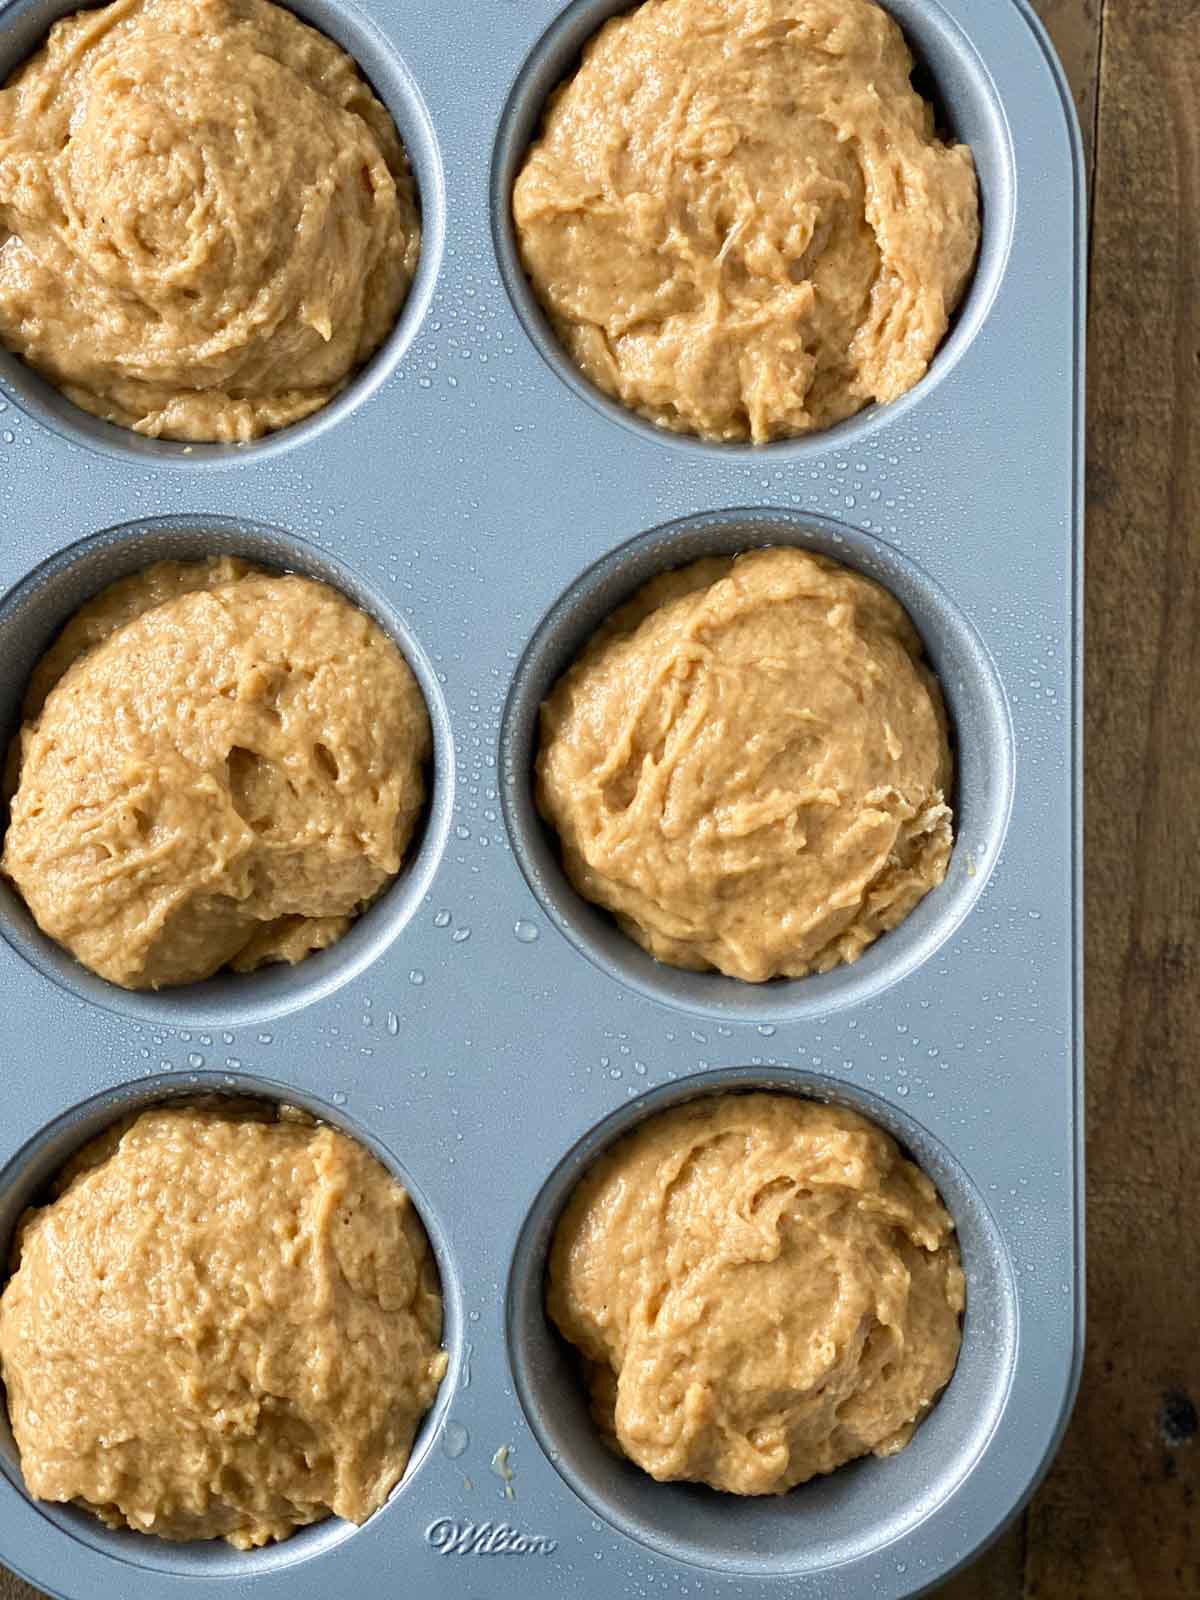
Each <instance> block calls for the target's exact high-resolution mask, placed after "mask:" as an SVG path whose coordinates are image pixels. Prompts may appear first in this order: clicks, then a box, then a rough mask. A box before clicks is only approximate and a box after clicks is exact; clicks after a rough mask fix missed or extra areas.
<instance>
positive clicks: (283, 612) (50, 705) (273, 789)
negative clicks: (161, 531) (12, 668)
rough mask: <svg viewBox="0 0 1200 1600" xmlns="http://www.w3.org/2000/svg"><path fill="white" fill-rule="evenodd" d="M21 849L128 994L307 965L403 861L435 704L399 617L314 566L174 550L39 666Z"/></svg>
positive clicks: (22, 873)
mask: <svg viewBox="0 0 1200 1600" xmlns="http://www.w3.org/2000/svg"><path fill="white" fill-rule="evenodd" d="M25 717H26V721H25V725H24V726H23V728H22V729H21V734H20V740H19V744H18V746H17V748H16V750H15V752H14V757H13V763H12V764H13V766H14V767H15V778H10V782H12V781H15V784H16V793H15V794H14V795H13V798H12V803H11V808H10V821H9V826H8V832H7V834H6V835H5V839H4V855H3V860H2V861H0V866H2V868H3V870H4V872H5V873H6V874H7V875H8V876H9V877H10V878H11V879H12V881H13V883H14V884H15V885H16V887H17V889H18V890H19V891H20V893H21V894H22V895H23V896H24V898H25V901H26V903H27V904H28V906H29V908H30V910H31V911H32V912H33V915H34V917H35V918H36V919H37V922H38V925H39V926H40V927H41V928H42V930H43V931H44V932H45V933H47V934H49V935H50V937H51V938H52V939H57V940H58V942H59V943H60V944H63V945H65V946H66V947H67V949H68V950H70V951H71V952H72V953H73V954H74V955H75V956H76V957H77V958H78V959H79V960H80V961H81V962H83V964H84V965H85V966H87V967H90V968H91V969H92V971H94V972H98V973H99V974H100V976H101V977H103V978H107V979H109V980H110V982H112V983H117V984H121V985H122V986H123V987H125V988H128V989H157V988H162V987H165V986H168V985H172V984H181V983H192V982H195V981H196V980H198V979H201V978H207V977H209V976H210V975H211V974H212V973H214V972H216V971H217V969H218V968H219V967H223V966H225V965H226V964H227V963H228V964H230V965H232V966H234V967H235V968H237V969H238V970H240V971H247V970H249V969H251V968H253V967H257V966H260V965H261V964H263V963H264V962H270V961H288V962H295V961H300V960H302V959H303V958H304V957H305V956H307V955H308V954H310V952H312V951H314V950H320V949H323V948H325V946H327V945H330V944H332V943H334V941H335V940H337V939H339V938H341V936H342V934H344V933H345V932H346V930H347V929H348V928H349V926H350V924H351V922H352V921H353V919H354V918H355V917H356V916H357V915H358V913H359V912H360V911H362V910H363V909H364V908H365V907H366V906H367V905H369V904H370V902H371V901H372V900H374V899H375V897H376V896H377V895H379V894H380V893H381V892H382V891H383V890H384V889H385V888H386V887H387V885H388V884H389V883H390V882H391V880H392V878H393V877H394V876H395V874H396V873H397V872H398V871H399V870H400V866H401V862H402V860H403V857H404V852H405V850H406V848H407V846H408V843H409V841H410V839H411V838H412V835H413V831H414V829H415V827H416V824H417V821H418V818H419V816H420V813H421V810H422V807H423V804H424V798H425V776H424V772H425V766H426V764H427V761H428V758H429V755H430V752H431V748H432V733H431V729H430V723H429V714H428V712H427V710H426V708H425V702H424V699H423V698H422V696H421V691H420V689H419V687H418V685H417V681H416V679H415V678H414V676H413V673H412V670H411V668H410V667H409V665H408V663H407V662H406V661H405V660H404V657H403V656H402V655H401V654H400V651H399V650H398V649H397V647H396V646H395V644H394V643H393V642H392V640H391V639H389V638H388V636H387V635H386V634H385V633H384V632H383V630H382V628H380V627H379V625H378V624H377V623H376V622H375V621H374V620H373V619H372V618H371V617H368V616H367V615H366V614H365V613H364V612H362V611H359V610H358V609H357V608H356V607H355V606H353V605H352V604H351V603H350V601H349V600H347V599H345V597H344V596H342V595H340V594H338V593H337V592H336V591H335V590H333V589H330V588H328V587H327V586H326V585H325V584H322V583H317V582H314V581H313V580H312V579H311V578H302V577H296V576H288V577H280V576H276V575H274V574H271V573H266V572H262V571H259V570H257V569H255V568H253V567H251V566H248V565H247V564H246V563H245V562H243V561H237V560H234V559H231V558H229V557H222V558H214V559H212V560H210V561H207V562H189V563H179V562H163V563H160V564H159V565H157V566H154V567H151V568H149V569H148V570H147V571H145V572H141V573H138V574H136V575H135V576H134V577H131V578H126V579H123V580H122V581H121V582H120V583H117V584H114V585H113V586H112V587H110V588H109V589H106V590H104V591H103V592H102V593H101V594H100V595H98V596H97V597H96V598H95V599H94V600H92V601H90V602H89V603H88V604H87V605H86V606H84V608H83V609H82V611H80V612H79V613H78V614H77V615H76V616H75V617H74V619H73V620H72V621H71V622H70V623H68V625H67V627H66V628H65V629H64V631H63V633H62V634H61V635H60V637H59V639H58V641H57V642H56V643H55V644H54V645H53V646H52V648H51V649H50V651H49V652H48V653H47V655H46V656H45V657H44V658H43V660H42V662H41V664H40V665H39V667H38V668H37V670H36V672H35V673H34V676H33V679H32V681H31V683H30V688H29V693H28V696H27V699H26V703H25Z"/></svg>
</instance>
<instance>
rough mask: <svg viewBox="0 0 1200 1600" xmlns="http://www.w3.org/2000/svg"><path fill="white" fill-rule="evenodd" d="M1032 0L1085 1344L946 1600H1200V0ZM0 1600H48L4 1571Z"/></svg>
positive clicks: (947, 1590) (943, 1593)
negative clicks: (1050, 69)
mask: <svg viewBox="0 0 1200 1600" xmlns="http://www.w3.org/2000/svg"><path fill="white" fill-rule="evenodd" d="M999 3H1000V0H997V4H999ZM1038 3H1039V9H1040V10H1041V13H1042V15H1043V17H1044V18H1045V20H1046V22H1047V24H1048V25H1049V28H1050V31H1051V33H1052V34H1053V36H1054V40H1055V43H1056V44H1057V46H1058V49H1059V52H1060V54H1061V56H1062V58H1063V62H1064V65H1065V66H1066V69H1067V73H1068V76H1069V77H1070V79H1071V83H1072V87H1073V89H1074V92H1075V98H1076V102H1077V104H1078V107H1079V114H1080V120H1081V122H1082V124H1083V130H1084V139H1085V142H1086V145H1087V151H1088V161H1089V173H1090V182H1091V200H1092V210H1091V216H1092V229H1091V309H1090V329H1089V341H1088V527H1087V540H1088V573H1087V635H1088V637H1087V653H1088V668H1087V709H1086V734H1087V741H1088V744H1087V763H1086V772H1087V804H1088V814H1087V886H1086V894H1087V975H1088V990H1087V1028H1088V1210H1089V1227H1088V1341H1087V1355H1086V1360H1085V1365H1084V1375H1083V1385H1082V1388H1081V1390H1080V1397H1079V1404H1078V1406H1077V1408H1076V1411H1075V1416H1074V1419H1073V1421H1072V1423H1071V1427H1070V1430H1069V1431H1068V1434H1067V1438H1066V1441H1065V1443H1064V1445H1063V1447H1062V1451H1061V1453H1060V1454H1059V1457H1058V1460H1057V1462H1056V1463H1055V1465H1054V1467H1053V1468H1052V1470H1051V1472H1050V1475H1049V1477H1048V1478H1047V1480H1046V1482H1045V1484H1044V1485H1043V1487H1042V1489H1041V1490H1040V1491H1039V1493H1038V1494H1037V1496H1036V1497H1035V1499H1034V1501H1033V1503H1032V1505H1031V1506H1030V1508H1029V1509H1028V1511H1027V1512H1026V1513H1025V1514H1024V1516H1023V1517H1022V1518H1021V1519H1020V1521H1019V1522H1018V1523H1017V1525H1016V1526H1015V1527H1014V1528H1013V1529H1012V1530H1011V1531H1010V1532H1008V1533H1007V1534H1005V1535H1004V1537H1003V1538H1002V1539H1000V1540H999V1541H998V1542H997V1543H996V1544H995V1545H993V1547H992V1548H991V1549H990V1550H989V1551H988V1552H987V1553H986V1554H985V1555H984V1556H983V1557H982V1558H981V1559H980V1560H979V1561H978V1562H977V1563H976V1564H975V1565H974V1566H973V1567H971V1568H970V1569H969V1570H968V1571H966V1572H964V1573H962V1574H960V1575H959V1576H958V1577H957V1578H955V1579H954V1580H953V1581H952V1582H951V1583H949V1584H947V1585H946V1586H945V1588H943V1589H942V1590H941V1597H942V1600H1085V1597H1086V1600H1191V1597H1200V1435H1198V1432H1197V1408H1198V1407H1200V1267H1198V1265H1197V1263H1198V1261H1200V1240H1198V1239H1197V1237H1196V1235H1197V1232H1198V1231H1200V1159H1198V1158H1197V1144H1198V1143H1200V865H1198V864H1200V0H1038ZM1064 310H1065V308H1064ZM0 1600H37V1597H36V1594H35V1591H34V1590H32V1589H30V1588H29V1587H28V1586H27V1585H26V1584H24V1583H21V1582H20V1581H18V1580H17V1579H15V1578H11V1577H9V1576H8V1575H7V1574H5V1573H4V1572H3V1571H2V1570H0ZM331 1600H336V1597H331ZM864 1600H869V1597H864Z"/></svg>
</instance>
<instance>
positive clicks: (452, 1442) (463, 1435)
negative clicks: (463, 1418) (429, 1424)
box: [442, 1422, 471, 1461]
mask: <svg viewBox="0 0 1200 1600" xmlns="http://www.w3.org/2000/svg"><path fill="white" fill-rule="evenodd" d="M470 1442H471V1436H470V1434H469V1433H468V1432H467V1430H466V1429H465V1428H464V1427H463V1425H462V1423H461V1422H448V1423H447V1424H446V1426H445V1427H444V1428H443V1429H442V1454H443V1455H447V1456H449V1457H450V1459H451V1461H457V1460H458V1458H459V1456H461V1455H462V1453H463V1451H464V1450H465V1449H466V1448H467V1446H468V1445H469V1444H470Z"/></svg>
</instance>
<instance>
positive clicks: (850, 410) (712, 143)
mask: <svg viewBox="0 0 1200 1600" xmlns="http://www.w3.org/2000/svg"><path fill="white" fill-rule="evenodd" d="M912 66H913V62H912V57H911V56H910V54H909V51H908V47H907V46H906V44H905V42H904V38H903V35H902V34H901V32H900V29H899V28H898V27H897V26H896V24H895V22H893V21H892V19H891V18H890V17H889V16H888V15H887V14H886V12H884V11H882V10H881V9H880V8H879V7H878V6H877V5H874V4H873V3H871V0H646V3H645V4H644V5H641V6H639V7H638V8H637V10H635V11H632V12H630V13H629V14H628V15H627V16H622V17H619V18H617V19H616V20H614V21H611V22H608V23H606V24H605V26H604V27H603V28H601V30H600V31H599V33H598V34H597V35H596V37H595V38H594V39H593V40H592V41H591V43H590V44H589V45H588V46H587V48H586V50H585V51H584V54H583V62H582V65H581V66H580V67H579V69H578V71H577V72H576V73H575V75H574V77H572V78H571V79H570V80H569V81H568V82H567V83H565V84H564V85H563V86H562V87H561V88H560V89H559V90H558V91H557V92H556V93H555V95H554V96H553V97H552V99H551V101H550V104H549V108H548V110H547V112H546V117H545V122H544V124H543V127H542V130H541V133H540V136H539V137H538V139H537V140H536V141H535V143H534V144H533V146H532V147H531V149H530V151H529V153H528V156H527V157H526V160H525V164H524V167H523V169H522V171H521V173H520V175H519V177H518V179H517V182H516V186H515V189H514V193H513V215H514V220H515V223H516V229H517V238H518V242H519V245H520V251H521V257H522V261H523V263H524V266H525V270H526V272H527V273H528V275H529V278H530V280H531V282H532V285H533V288H534V291H535V292H536V294H537V296H538V298H539V299H540V300H541V302H542V304H543V306H544V307H545V309H546V311H547V313H548V314H549V317H550V320H551V322H552V324H553V326H554V328H555V330H556V332H557V334H558V337H559V339H560V340H561V341H562V343H563V345H564V346H565V347H566V349H567V351H568V352H569V354H570V355H571V356H572V357H573V358H574V360H575V361H576V362H577V363H578V364H579V366H580V367H581V368H582V369H583V371H584V373H585V374H586V375H587V376H588V377H589V378H590V379H591V380H592V382H593V383H595V384H598V385H599V387H600V388H601V389H603V390H604V391H605V392H606V393H608V394H610V395H613V396H615V397H616V398H617V399H618V400H620V401H621V402H622V403H623V404H624V405H626V406H629V407H630V408H632V409H633V410H635V411H638V412H640V413H641V414H642V415H643V416H645V417H648V418H649V419H650V420H651V421H652V422H655V423H657V424H658V425H659V426H661V427H664V428H670V429H674V430H676V431H678V432H682V433H695V434H699V435H701V436H702V437H703V438H706V439H715V440H721V439H726V440H731V439H732V440H736V439H753V440H755V441H765V440H769V439H778V438H784V437H787V436H789V435H795V434H802V433H807V432H809V431H810V430H811V429H814V428H826V427H828V426H829V425H830V424H831V423H835V422H840V421H841V420H842V419H843V418H845V417H849V416H852V415H853V414H854V413H855V412H856V411H859V410H861V409H862V407H863V406H865V405H868V404H869V403H870V402H871V401H875V400H878V401H888V400H894V399H896V398H897V396H899V395H901V394H903V393H904V392H905V390H907V389H911V388H912V386H913V384H915V383H916V382H917V381H918V380H919V379H920V378H921V377H922V375H923V374H924V372H925V370H926V368H927V366H928V365H929V362H930V360H931V358H932V356H933V354H934V352H935V351H936V349H937V347H938V345H939V344H940V342H941V340H942V337H943V335H944V334H945V332H946V328H947V324H948V320H949V318H950V315H951V313H952V312H953V311H954V309H955V307H956V306H957V305H958V303H959V301H960V300H961V298H962V295H963V292H964V289H965V287H966V284H967V281H968V278H969V277H970V274H971V270H972V268H973V266H974V262H975V255H976V250H977V247H978V243H979V205H978V197H977V190H976V181H975V167H974V163H973V161H972V158H971V152H970V151H969V150H968V149H967V148H966V147H965V146H963V145H948V144H944V143H943V142H942V141H941V140H940V139H939V138H938V137H937V136H936V135H935V133H934V122H933V112H932V109H931V108H930V106H929V105H928V104H927V103H926V102H925V101H924V100H923V99H922V98H921V96H920V95H919V94H917V92H916V91H915V90H914V89H913V87H912V85H911V83H910V82H909V74H910V72H911V71H912Z"/></svg>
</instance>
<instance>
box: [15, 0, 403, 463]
mask: <svg viewBox="0 0 1200 1600" xmlns="http://www.w3.org/2000/svg"><path fill="white" fill-rule="evenodd" d="M419 249H420V227H419V223H418V218H417V204H416V195H415V190H414V187H413V182H412V177H411V174H410V172H409V167H408V161H407V158H406V156H405V153H404V150H403V148H402V146H401V143H400V140H399V137H398V136H397V133H396V129H395V127H394V125H393V123H392V120H391V117H390V116H389V115H388V113H387V111H386V110H385V109H384V107H383V106H382V105H381V104H380V102H379V101H378V100H377V99H376V98H375V96H374V95H373V94H372V92H371V90H370V89H369V88H368V86H367V84H366V83H365V82H364V81H363V79H362V78H361V76H360V75H359V73H358V69H357V68H356V66H355V64H354V62H353V61H352V60H351V59H350V57H349V56H348V55H346V53H345V52H344V51H343V50H340V49H339V48H338V46H337V45H335V44H333V43H332V42H331V41H330V40H328V39H326V38H325V37H324V36H323V35H321V34H319V33H317V32H315V31H314V30H313V29H312V28H309V27H307V26H305V24H304V23H302V22H300V21H299V20H298V19H297V18H296V17H294V16H292V15H291V13H290V12H287V11H284V10H283V9H282V8H281V7H279V6H276V5H272V4H270V3H269V0H115V3H113V4H111V5H107V6H105V7H103V8H102V9H100V10H97V11H83V12H80V13H78V14H77V15H76V16H73V17H69V18H67V19H66V20H65V21H62V22H59V23H56V24H55V26H54V27H53V28H52V29H51V30H50V35H49V38H48V40H47V42H46V45H45V47H44V48H43V49H42V50H40V51H39V52H38V53H37V55H35V56H34V57H33V58H32V59H31V60H30V61H28V62H26V63H25V65H24V66H23V67H21V68H20V69H19V70H18V71H17V72H16V73H15V74H14V75H13V77H12V79H11V80H10V81H9V83H8V85H7V87H6V88H5V89H3V90H2V91H0V341H2V342H3V343H4V344H5V345H7V347H8V348H9V349H10V350H12V351H15V352H16V353H17V354H18V355H20V356H23V357H24V359H25V360H26V361H28V362H29V363H30V365H31V366H33V367H35V368H36V369H37V370H38V371H39V372H41V373H42V374H43V375H44V376H45V377H46V378H48V379H49V380H50V382H51V383H54V384H56V385H57V386H58V387H59V388H60V389H62V391H63V392H64V393H65V394H66V395H67V397H68V398H69V399H71V400H73V401H74V402H75V404H76V405H78V406H81V407H82V408H83V409H84V410H85V411H90V412H92V413H94V414H95V415H96V416H98V417H103V418H105V419H107V420H108V421H110V422H116V423H120V424H121V425H122V426H124V427H127V428H133V429H136V430H137V431H138V432H139V433H145V434H151V435H153V436H155V437H162V438H167V439H186V440H225V441H239V442H240V441H246V440H250V439H255V438H257V437H258V436H259V435H260V434H264V433H268V432H270V431H271V430H272V429H274V428H282V427H286V426H287V425H288V424H289V423H292V422H297V421H299V420H300V419H301V418H302V417H306V416H308V415H309V414H310V413H311V412H313V411H317V410H319V408H320V407H321V406H323V405H325V404H326V403H327V402H328V401H329V400H331V399H332V398H333V396H334V395H336V394H337V393H338V391H339V390H340V389H342V388H343V387H344V386H345V384H346V383H347V381H348V380H349V378H350V377H351V376H352V374H353V373H354V371H355V369H356V368H357V367H359V366H360V365H361V364H362V363H363V362H364V361H366V360H367V358H368V357H369V356H370V355H372V354H373V353H374V351H375V350H376V349H377V348H378V347H379V345H380V344H381V343H382V342H383V340H384V339H385V337H386V336H387V334H388V332H389V331H390V329H391V327H392V325H393V323H394V322H395V320H396V317H397V315H398V313H399V311H400V308H401V306H402V305H403V303H404V299H405V297H406V295H407V293H408V288H409V285H410V283H411V282H412V278H413V274H414V272H415V271H416V264H417V255H418V252H419Z"/></svg>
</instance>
